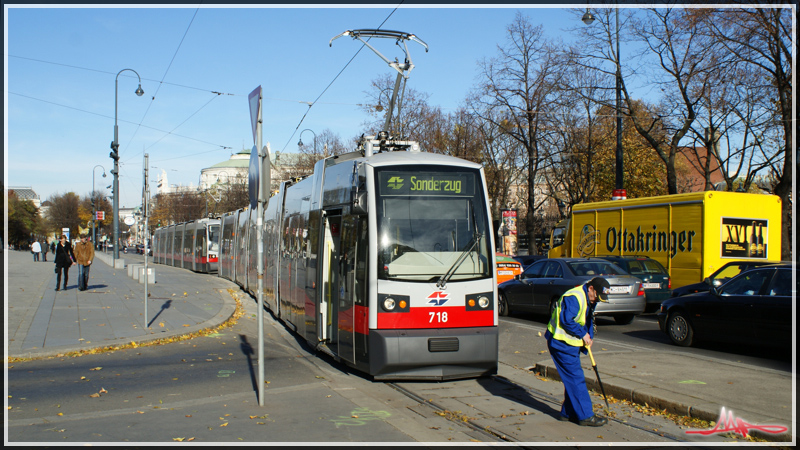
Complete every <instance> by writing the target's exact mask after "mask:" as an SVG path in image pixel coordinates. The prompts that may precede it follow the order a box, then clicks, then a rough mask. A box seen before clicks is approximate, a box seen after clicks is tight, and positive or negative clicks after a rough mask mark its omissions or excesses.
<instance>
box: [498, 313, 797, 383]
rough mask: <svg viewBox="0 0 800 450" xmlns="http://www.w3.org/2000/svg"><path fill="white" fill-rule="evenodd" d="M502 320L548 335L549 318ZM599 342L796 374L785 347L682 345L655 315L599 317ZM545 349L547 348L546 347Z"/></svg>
mask: <svg viewBox="0 0 800 450" xmlns="http://www.w3.org/2000/svg"><path fill="white" fill-rule="evenodd" d="M500 320H501V321H505V322H507V323H509V324H515V325H517V326H519V327H521V329H520V330H521V331H519V332H518V333H521V334H524V333H525V331H523V330H524V329H525V328H526V327H527V329H530V330H531V331H532V332H536V333H538V332H541V333H542V334H544V332H545V330H546V329H547V318H546V317H543V316H537V315H533V314H513V315H511V316H509V317H501V319H500ZM597 327H598V328H597V335H596V336H595V337H596V339H597V340H598V341H597V342H598V343H599V344H603V345H605V346H610V347H613V348H614V349H615V350H622V349H631V350H649V351H653V352H672V353H675V352H678V353H685V354H688V355H695V356H703V357H707V358H713V359H716V360H719V361H727V362H734V363H740V364H746V365H750V366H754V367H759V368H765V369H771V370H777V371H782V372H786V373H792V352H791V351H786V350H785V349H783V350H782V349H769V348H764V347H763V346H741V345H736V346H729V345H726V344H724V343H712V342H703V343H700V344H698V345H697V346H694V347H679V346H676V345H674V344H672V342H671V341H670V340H669V337H667V335H666V334H665V333H663V332H662V331H661V330H660V329H659V328H658V320H657V319H656V315H655V314H644V315H641V316H638V317H636V318H635V319H634V320H633V322H631V323H630V324H628V325H618V324H616V322H614V319H612V318H609V317H598V318H597ZM543 349H544V348H543Z"/></svg>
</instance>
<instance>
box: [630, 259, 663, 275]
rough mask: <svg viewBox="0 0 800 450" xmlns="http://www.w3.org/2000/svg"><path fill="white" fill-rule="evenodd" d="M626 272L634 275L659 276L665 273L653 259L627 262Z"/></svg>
mask: <svg viewBox="0 0 800 450" xmlns="http://www.w3.org/2000/svg"><path fill="white" fill-rule="evenodd" d="M628 272H630V274H631V275H636V274H660V273H667V271H666V270H664V266H662V265H661V264H660V263H659V262H658V261H656V260H654V259H633V260H630V261H628Z"/></svg>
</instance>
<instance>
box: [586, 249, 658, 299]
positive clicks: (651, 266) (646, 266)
mask: <svg viewBox="0 0 800 450" xmlns="http://www.w3.org/2000/svg"><path fill="white" fill-rule="evenodd" d="M598 258H603V259H605V260H607V261H611V262H612V263H614V264H616V265H618V266H620V267H622V268H623V269H625V271H626V272H628V273H629V274H631V275H633V276H635V277H637V278H639V279H640V280H642V287H643V288H644V299H645V302H646V303H647V306H646V307H645V311H646V312H656V311H658V307H659V306H661V302H663V301H664V300H666V299H668V298H670V296H671V295H670V294H671V292H672V291H671V290H670V289H671V288H672V280H671V279H670V277H669V272H667V269H665V268H664V266H662V265H661V263H660V262H658V261H656V260H655V259H652V258H648V257H647V256H628V255H626V256H598Z"/></svg>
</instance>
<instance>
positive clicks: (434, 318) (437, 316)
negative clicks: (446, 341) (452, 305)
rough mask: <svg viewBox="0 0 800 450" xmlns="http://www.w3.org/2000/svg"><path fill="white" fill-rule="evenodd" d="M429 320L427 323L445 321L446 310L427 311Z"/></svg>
mask: <svg viewBox="0 0 800 450" xmlns="http://www.w3.org/2000/svg"><path fill="white" fill-rule="evenodd" d="M428 316H429V317H430V320H428V323H445V322H447V312H446V311H437V312H434V311H431V312H429V313H428Z"/></svg>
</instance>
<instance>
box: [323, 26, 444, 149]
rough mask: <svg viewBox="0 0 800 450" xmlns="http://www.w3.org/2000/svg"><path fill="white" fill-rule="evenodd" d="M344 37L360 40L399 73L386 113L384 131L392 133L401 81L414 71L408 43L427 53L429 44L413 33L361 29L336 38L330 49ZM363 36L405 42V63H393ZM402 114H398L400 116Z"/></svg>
mask: <svg viewBox="0 0 800 450" xmlns="http://www.w3.org/2000/svg"><path fill="white" fill-rule="evenodd" d="M342 36H351V37H352V38H353V39H358V40H359V41H361V42H362V43H363V44H364V45H366V46H367V47H368V48H369V49H370V50H372V51H373V52H374V53H375V54H376V55H378V57H380V58H381V59H382V60H383V61H384V62H385V63H386V64H388V65H389V67H391V68H393V69H394V70H396V71H397V78H396V79H395V82H394V90H393V91H392V97H391V99H390V100H389V109H388V111H387V112H386V123H385V124H384V127H383V128H384V129H383V131H386V132H387V133H388V132H390V131H391V130H390V126H391V123H392V114H393V113H394V105H395V102H396V101H397V92H398V91H399V90H400V80H401V79H403V78H404V79H406V80H408V77H409V74H410V73H411V70H412V69H414V63H413V62H412V61H411V53H410V52H409V50H408V44H407V42H408V41H414V42H417V43H418V44H420V45H422V46H423V47H425V52H426V53H427V52H428V44H426V43H425V42H424V41H422V39H419V38H418V37H416V36H415V35H413V34H411V33H406V32H403V31H393V30H375V29H361V30H347V31H345V32H344V33H342V34H340V35H338V36H334V37H333V38H332V39H331V40H330V42H329V43H328V46H329V47H332V46H333V41H335V40H336V39H338V38H340V37H342ZM362 36H365V37H367V38H373V37H374V38H388V39H396V41H395V44H397V45H400V41H402V42H403V52H404V53H405V55H406V57H405V61H404V62H403V64H400V63H399V62H397V61H391V60H389V59H388V58H387V57H385V56H383V55H382V54H381V52H379V51H378V50H376V49H375V48H374V47H373V46H371V45H369V42H367V41H365V40H364V39H362ZM399 115H400V113H399V112H398V116H399Z"/></svg>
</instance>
